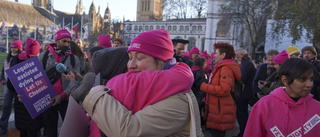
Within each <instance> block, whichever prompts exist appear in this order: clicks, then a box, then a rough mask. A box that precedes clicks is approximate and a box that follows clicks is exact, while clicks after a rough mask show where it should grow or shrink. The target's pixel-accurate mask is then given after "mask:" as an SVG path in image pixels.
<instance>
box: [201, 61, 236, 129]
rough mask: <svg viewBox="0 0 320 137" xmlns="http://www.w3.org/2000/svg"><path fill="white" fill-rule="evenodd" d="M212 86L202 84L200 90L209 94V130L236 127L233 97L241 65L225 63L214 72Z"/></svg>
mask: <svg viewBox="0 0 320 137" xmlns="http://www.w3.org/2000/svg"><path fill="white" fill-rule="evenodd" d="M212 73H213V74H212V77H211V82H210V84H207V83H202V84H201V87H200V90H201V91H204V92H206V93H208V103H207V107H206V112H205V117H206V118H207V128H212V129H217V130H221V131H225V130H231V129H233V128H234V126H235V120H236V105H235V102H234V101H233V98H232V96H231V94H230V93H231V92H233V91H234V84H235V80H240V78H241V71H240V65H239V64H237V63H236V62H223V63H221V64H219V65H218V66H217V68H216V70H215V72H212Z"/></svg>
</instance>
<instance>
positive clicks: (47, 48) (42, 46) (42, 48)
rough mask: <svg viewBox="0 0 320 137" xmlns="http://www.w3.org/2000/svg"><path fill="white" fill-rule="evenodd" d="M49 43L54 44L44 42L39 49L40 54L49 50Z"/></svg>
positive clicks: (48, 41) (47, 41)
mask: <svg viewBox="0 0 320 137" xmlns="http://www.w3.org/2000/svg"><path fill="white" fill-rule="evenodd" d="M51 43H54V42H52V41H51V40H45V41H44V42H43V43H42V45H41V47H40V50H41V52H46V51H48V50H49V44H51Z"/></svg>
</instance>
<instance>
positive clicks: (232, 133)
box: [0, 107, 251, 137]
mask: <svg viewBox="0 0 320 137" xmlns="http://www.w3.org/2000/svg"><path fill="white" fill-rule="evenodd" d="M250 110H251V107H249V111H250ZM0 113H1V115H2V111H1V112H0ZM1 115H0V116H1ZM58 126H59V129H58V132H59V131H60V128H61V126H62V120H61V118H59V122H58ZM12 128H15V125H14V113H13V111H12V113H11V115H10V119H9V125H8V130H10V129H12ZM202 131H203V133H204V137H211V133H210V131H209V130H208V129H206V128H205V126H202ZM238 133H239V124H238V122H237V121H236V125H235V128H234V129H233V130H228V131H227V133H226V137H236V136H237V135H238ZM8 136H9V131H8V132H7V133H6V134H4V135H0V137H8Z"/></svg>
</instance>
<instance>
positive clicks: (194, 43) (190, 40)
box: [188, 37, 196, 51]
mask: <svg viewBox="0 0 320 137" xmlns="http://www.w3.org/2000/svg"><path fill="white" fill-rule="evenodd" d="M188 40H189V44H188V51H190V50H191V49H192V48H193V47H194V46H196V39H195V38H193V37H191V38H189V39H188Z"/></svg>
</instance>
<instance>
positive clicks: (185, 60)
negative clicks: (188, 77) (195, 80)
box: [174, 56, 193, 68]
mask: <svg viewBox="0 0 320 137" xmlns="http://www.w3.org/2000/svg"><path fill="white" fill-rule="evenodd" d="M174 57H175V58H176V60H177V62H183V63H186V64H187V65H188V66H189V67H190V68H192V67H193V61H192V60H190V59H189V58H188V57H182V56H174Z"/></svg>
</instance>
